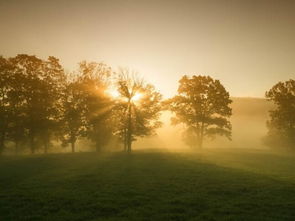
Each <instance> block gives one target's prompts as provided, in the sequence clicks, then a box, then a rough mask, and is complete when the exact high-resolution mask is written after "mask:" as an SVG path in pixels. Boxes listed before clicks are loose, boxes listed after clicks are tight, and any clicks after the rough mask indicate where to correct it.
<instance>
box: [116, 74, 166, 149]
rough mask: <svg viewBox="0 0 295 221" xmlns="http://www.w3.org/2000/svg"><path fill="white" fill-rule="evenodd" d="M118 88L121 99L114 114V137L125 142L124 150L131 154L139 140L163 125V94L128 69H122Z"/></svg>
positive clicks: (118, 100) (119, 98)
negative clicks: (161, 118) (161, 115)
mask: <svg viewBox="0 0 295 221" xmlns="http://www.w3.org/2000/svg"><path fill="white" fill-rule="evenodd" d="M117 85H118V92H119V97H118V99H117V104H116V106H115V107H114V111H113V116H114V119H115V120H116V123H114V124H115V125H116V127H115V134H116V135H118V136H119V137H120V138H121V140H122V141H123V143H124V150H125V151H127V152H131V150H132V142H133V141H135V140H136V138H137V137H144V136H149V135H152V134H155V129H156V128H159V127H160V126H161V122H160V121H159V117H160V111H161V103H160V102H161V99H162V95H161V94H160V93H159V92H157V91H156V90H155V88H154V86H152V85H150V84H146V83H145V82H144V81H143V80H139V79H138V77H137V76H136V73H130V72H129V70H128V69H120V70H119V73H118V81H117Z"/></svg>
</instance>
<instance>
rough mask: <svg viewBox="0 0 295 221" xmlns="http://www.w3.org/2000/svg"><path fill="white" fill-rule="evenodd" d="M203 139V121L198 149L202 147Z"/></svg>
mask: <svg viewBox="0 0 295 221" xmlns="http://www.w3.org/2000/svg"><path fill="white" fill-rule="evenodd" d="M203 140H204V122H202V125H201V135H200V140H199V149H202V148H203Z"/></svg>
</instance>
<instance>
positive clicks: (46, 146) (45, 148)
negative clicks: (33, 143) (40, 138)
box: [44, 141, 48, 154]
mask: <svg viewBox="0 0 295 221" xmlns="http://www.w3.org/2000/svg"><path fill="white" fill-rule="evenodd" d="M44 153H45V154H47V153H48V142H47V141H45V143H44Z"/></svg>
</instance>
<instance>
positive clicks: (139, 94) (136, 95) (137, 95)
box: [131, 93, 142, 101]
mask: <svg viewBox="0 0 295 221" xmlns="http://www.w3.org/2000/svg"><path fill="white" fill-rule="evenodd" d="M141 97H142V94H141V93H136V94H135V95H134V96H133V97H132V98H131V100H132V101H138V100H140V98H141Z"/></svg>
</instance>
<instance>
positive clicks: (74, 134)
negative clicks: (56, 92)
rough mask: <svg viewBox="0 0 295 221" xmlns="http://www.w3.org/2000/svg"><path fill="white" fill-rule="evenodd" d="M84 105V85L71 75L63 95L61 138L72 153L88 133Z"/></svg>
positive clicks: (75, 76)
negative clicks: (77, 143)
mask: <svg viewBox="0 0 295 221" xmlns="http://www.w3.org/2000/svg"><path fill="white" fill-rule="evenodd" d="M84 103H85V96H84V91H83V85H82V84H81V82H80V81H79V78H78V76H77V75H76V74H71V75H70V74H69V75H68V79H67V82H66V86H65V91H64V93H63V110H62V119H61V121H60V129H61V130H60V137H61V141H62V144H63V145H64V146H67V145H68V144H70V145H71V149H72V152H75V145H76V142H77V140H78V139H79V138H80V137H82V136H85V133H86V119H85V105H84Z"/></svg>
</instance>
